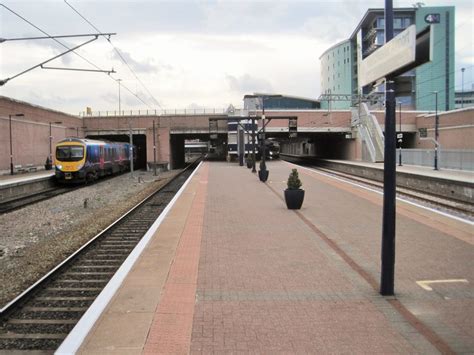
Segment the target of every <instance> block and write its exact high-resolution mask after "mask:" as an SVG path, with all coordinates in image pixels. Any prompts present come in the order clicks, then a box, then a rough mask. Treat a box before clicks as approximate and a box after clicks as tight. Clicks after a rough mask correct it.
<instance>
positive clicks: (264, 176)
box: [257, 95, 281, 182]
mask: <svg viewBox="0 0 474 355" xmlns="http://www.w3.org/2000/svg"><path fill="white" fill-rule="evenodd" d="M257 97H259V98H260V99H261V100H262V142H261V147H262V148H261V152H262V160H261V161H260V171H261V173H260V172H259V177H260V181H262V182H265V181H267V179H268V170H267V166H266V164H265V158H266V157H265V153H266V152H265V99H270V98H277V97H281V95H257Z"/></svg>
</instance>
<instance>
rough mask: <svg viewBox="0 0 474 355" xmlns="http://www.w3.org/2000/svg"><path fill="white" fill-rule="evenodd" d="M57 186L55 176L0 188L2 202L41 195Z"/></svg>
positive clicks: (0, 200)
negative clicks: (40, 193) (42, 192)
mask: <svg viewBox="0 0 474 355" xmlns="http://www.w3.org/2000/svg"><path fill="white" fill-rule="evenodd" d="M54 186H55V182H54V176H48V177H44V178H39V179H38V180H33V181H31V180H29V181H21V182H16V183H12V184H10V185H7V186H0V202H6V201H9V200H13V199H15V198H18V197H22V196H27V195H31V194H34V193H39V192H41V191H44V190H47V189H50V188H52V187H54Z"/></svg>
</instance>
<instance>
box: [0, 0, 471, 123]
mask: <svg viewBox="0 0 474 355" xmlns="http://www.w3.org/2000/svg"><path fill="white" fill-rule="evenodd" d="M423 1H424V3H425V5H426V6H443V5H454V6H456V15H455V17H456V19H455V20H456V22H455V27H456V85H457V87H456V88H457V90H461V68H462V67H465V68H466V71H465V76H464V82H465V89H467V88H471V86H472V85H473V64H474V55H473V42H474V41H473V38H472V36H473V33H474V26H473V18H474V9H473V3H472V1H471V0H442V1H438V0H423ZM67 2H68V3H69V4H70V5H72V6H73V7H74V8H75V9H76V10H77V11H78V12H79V13H80V14H82V15H83V16H84V17H85V18H86V19H87V20H88V21H89V22H91V23H92V24H93V25H94V26H95V27H97V28H98V29H99V30H100V31H102V32H116V33H117V35H115V36H112V38H111V43H112V44H111V43H109V42H108V41H107V40H106V39H105V38H103V37H101V38H99V39H98V40H97V41H95V42H93V43H90V44H87V45H85V46H84V47H82V48H80V49H79V50H77V52H78V53H79V54H80V55H81V56H82V58H81V57H79V56H77V55H75V54H74V53H70V54H67V55H65V56H63V57H61V58H58V59H56V60H54V61H52V62H50V63H48V64H46V65H47V66H51V67H68V68H87V69H96V68H95V67H93V66H92V64H93V65H95V66H96V67H99V68H100V69H103V70H110V69H112V68H113V69H114V70H115V71H116V72H117V73H115V74H111V75H110V77H109V75H107V74H104V73H89V72H73V71H59V70H45V69H41V68H37V69H34V70H32V71H30V72H28V73H26V74H24V75H21V76H18V77H17V78H14V79H12V80H11V81H9V82H8V83H6V84H5V85H4V86H1V87H0V95H3V96H8V97H13V98H15V99H18V100H24V101H27V102H31V103H33V104H37V105H41V106H45V107H49V108H53V109H57V110H61V111H66V112H70V113H73V114H78V113H79V112H80V111H84V110H85V107H86V106H90V107H92V109H93V110H94V111H98V110H102V111H104V110H117V109H118V84H117V82H116V81H115V80H112V78H115V79H122V82H121V83H122V84H123V87H122V89H121V107H122V109H125V110H131V109H133V110H138V109H160V107H161V108H164V109H175V108H178V109H183V108H193V107H196V108H202V107H206V108H219V109H221V108H225V107H227V106H228V105H229V104H231V103H232V104H233V105H234V106H237V107H239V106H242V98H243V95H244V94H248V93H253V92H272V93H273V92H274V93H282V94H287V95H295V96H303V97H308V98H317V97H318V96H319V94H320V90H319V72H320V69H319V56H320V55H321V54H322V52H324V51H325V50H326V49H327V48H329V47H330V46H332V45H333V44H335V43H337V42H339V41H341V40H344V39H347V38H348V37H349V36H350V34H351V33H352V31H353V30H354V28H355V27H356V26H357V24H358V23H359V21H360V20H361V18H362V16H363V15H364V13H365V12H366V10H367V8H382V7H383V6H384V0H360V1H359V0H307V1H298V0H293V1H290V0H280V1H278V0H272V1H246V0H234V1H228V0H220V1H219V0H214V1H191V0H187V1H158V0H154V1H153V0H137V1H131V0H87V1H85V0H67ZM413 3H415V1H414V0H398V1H397V0H394V7H411V5H412V4H413ZM2 4H4V5H5V6H7V7H8V8H9V9H11V10H13V11H14V12H16V13H17V14H18V15H20V16H21V17H23V18H24V19H25V20H28V21H29V22H30V23H31V24H29V23H27V22H26V21H25V20H23V19H21V18H20V17H18V16H17V15H15V14H13V13H12V12H11V11H9V10H7V9H6V8H5V7H1V6H0V38H8V39H10V38H21V37H33V36H42V35H43V34H42V33H41V32H40V30H38V29H36V28H35V27H33V26H32V25H34V26H36V27H38V28H39V29H41V30H43V31H44V32H46V33H48V34H49V35H71V34H84V33H95V32H96V30H95V29H94V28H93V27H91V25H90V24H88V23H87V22H86V21H85V20H84V19H82V18H81V17H80V16H79V15H78V14H77V13H75V12H74V10H73V9H71V7H70V6H68V4H67V3H66V2H64V1H63V0H49V1H44V0H29V1H26V0H7V1H3V2H2ZM85 40H86V39H84V38H68V39H61V40H60V41H62V42H63V43H64V44H65V45H67V46H69V47H72V46H74V45H78V44H80V43H82V42H84V41H85ZM112 45H113V46H112ZM64 50H65V49H64V48H63V47H61V46H60V45H59V44H57V43H56V42H54V41H53V40H51V39H46V40H34V41H33V40H32V41H7V42H3V43H2V44H0V79H5V78H11V77H12V76H14V75H16V74H18V73H20V72H22V71H24V70H26V69H28V68H30V67H32V66H34V65H37V64H39V63H41V62H42V61H45V60H47V59H49V58H51V57H54V56H55V55H57V54H59V53H61V52H62V51H64ZM117 51H118V52H119V53H120V54H121V56H122V57H123V58H124V59H125V60H126V62H127V64H124V62H123V61H122V59H121V58H120V56H119V55H118V53H117ZM86 60H87V61H86ZM91 63H92V64H91ZM129 67H130V68H131V69H132V70H133V72H132V71H131V70H130V69H129ZM137 77H138V79H139V80H137ZM137 97H138V98H137Z"/></svg>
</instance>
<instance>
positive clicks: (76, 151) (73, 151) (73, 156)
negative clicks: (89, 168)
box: [56, 145, 84, 161]
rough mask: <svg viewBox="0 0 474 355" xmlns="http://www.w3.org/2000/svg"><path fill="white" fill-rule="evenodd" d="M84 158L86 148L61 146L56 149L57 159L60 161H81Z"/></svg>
mask: <svg viewBox="0 0 474 355" xmlns="http://www.w3.org/2000/svg"><path fill="white" fill-rule="evenodd" d="M83 158H84V147H81V146H77V145H74V146H60V147H57V148H56V159H57V160H59V161H79V160H81V159H83Z"/></svg>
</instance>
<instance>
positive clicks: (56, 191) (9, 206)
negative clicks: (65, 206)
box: [0, 187, 79, 214]
mask: <svg viewBox="0 0 474 355" xmlns="http://www.w3.org/2000/svg"><path fill="white" fill-rule="evenodd" d="M77 188H79V187H53V188H51V189H47V190H44V191H41V192H37V193H34V194H31V195H28V196H21V197H18V198H15V199H12V200H9V201H5V202H2V203H0V214H3V213H7V212H11V211H14V210H17V209H19V208H22V207H25V206H28V205H31V204H33V203H36V202H40V201H43V200H46V199H48V198H52V197H55V196H58V195H61V194H64V193H67V192H71V191H74V190H75V189H77Z"/></svg>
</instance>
